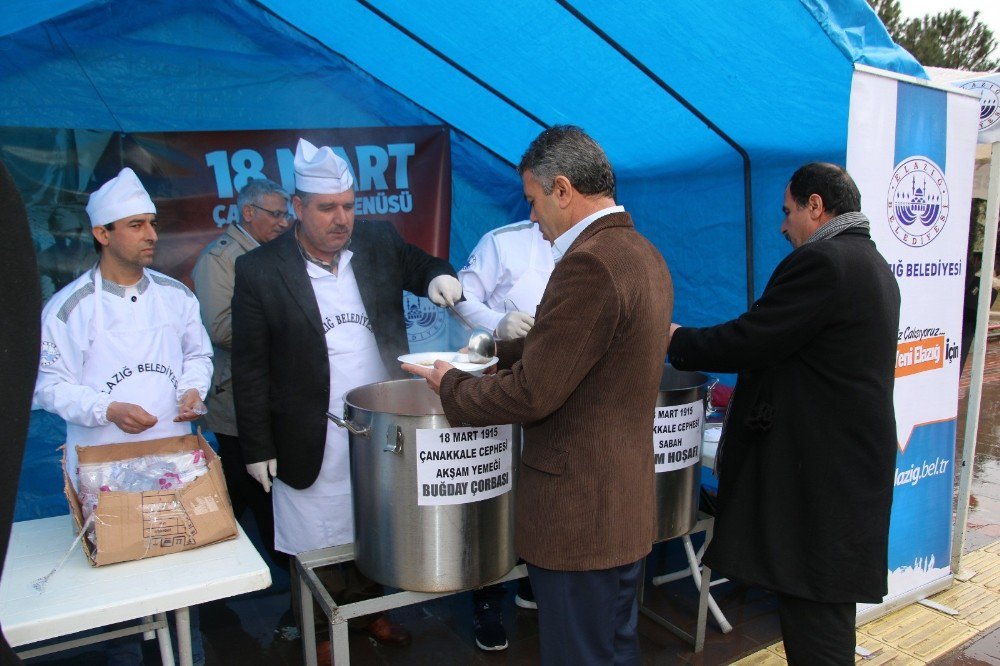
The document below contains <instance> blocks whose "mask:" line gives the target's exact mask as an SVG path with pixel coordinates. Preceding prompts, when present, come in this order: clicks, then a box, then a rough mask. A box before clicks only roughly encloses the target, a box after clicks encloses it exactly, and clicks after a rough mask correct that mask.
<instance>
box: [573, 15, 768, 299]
mask: <svg viewBox="0 0 1000 666" xmlns="http://www.w3.org/2000/svg"><path fill="white" fill-rule="evenodd" d="M556 2H557V3H559V5H560V6H561V7H562V8H563V9H565V10H566V11H568V12H569V13H570V14H572V15H573V16H574V17H575V18H576V19H577V20H578V21H580V23H583V24H584V25H585V26H587V27H588V28H589V29H590V31H591V32H593V33H594V34H595V35H597V36H598V37H600V38H601V39H603V40H604V42H605V43H606V44H607V45H608V46H610V47H611V48H613V49H614V50H615V51H618V53H619V55H621V56H622V57H623V58H625V59H626V60H628V61H629V62H630V63H632V65H633V66H635V68H636V69H638V70H639V71H640V72H642V73H643V74H645V75H646V77H647V78H648V79H649V80H650V81H652V82H653V83H655V84H656V85H657V86H659V87H660V88H661V89H662V90H663V91H664V92H666V93H667V94H668V95H670V96H671V97H673V98H674V99H675V100H677V102H679V103H680V105H681V106H683V107H684V108H685V109H687V110H688V111H689V112H690V113H691V114H692V115H693V116H694V117H695V118H697V119H698V120H700V121H701V122H702V123H703V124H704V125H705V127H707V128H708V129H710V130H712V131H713V132H714V133H715V134H716V135H717V136H718V137H719V138H720V139H722V140H723V141H725V142H726V143H728V144H729V145H730V146H731V147H732V148H733V150H735V151H736V152H737V153H739V155H740V157H741V158H742V159H743V216H744V221H743V224H744V228H745V230H744V235H745V239H746V241H745V243H746V261H747V265H746V274H747V308H748V309H749V308H750V307H751V306H752V305H753V302H754V259H753V206H752V205H751V204H752V201H751V194H750V155H748V154H747V151H746V150H744V149H743V146H741V145H740V144H738V143H736V141H734V140H733V139H732V138H730V136H729V135H728V134H726V133H725V132H723V131H722V128H720V127H719V126H718V125H716V124H715V123H713V122H712V121H711V120H709V118H708V116H706V115H705V114H704V113H702V112H701V111H699V110H698V109H697V108H696V107H695V106H694V105H693V104H691V102H689V101H687V100H686V99H684V97H683V96H681V94H680V93H679V92H677V91H676V90H674V89H673V88H672V87H670V85H669V84H667V82H666V81H664V80H663V79H661V78H660V77H659V76H657V75H656V74H655V73H654V72H653V70H651V69H650V68H649V67H646V65H645V64H643V63H642V62H641V61H640V60H639V59H638V58H636V57H635V56H634V55H632V54H631V53H630V52H629V51H627V50H626V49H625V47H623V46H622V45H621V44H619V43H618V42H616V41H615V40H614V39H612V38H611V36H610V35H609V34H607V33H606V32H604V31H603V30H601V29H600V28H599V27H598V26H597V24H596V23H594V22H593V21H591V20H590V19H589V18H587V17H586V16H584V15H583V13H582V12H580V10H578V9H577V8H576V7H574V6H573V5H572V4H570V3H569V2H568V0H556Z"/></svg>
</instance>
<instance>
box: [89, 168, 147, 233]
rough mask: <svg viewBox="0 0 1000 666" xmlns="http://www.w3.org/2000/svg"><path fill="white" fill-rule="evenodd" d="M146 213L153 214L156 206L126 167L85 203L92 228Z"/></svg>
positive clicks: (137, 178) (130, 170) (132, 172)
mask: <svg viewBox="0 0 1000 666" xmlns="http://www.w3.org/2000/svg"><path fill="white" fill-rule="evenodd" d="M146 213H153V214H155V213H156V206H154V205H153V200H152V199H150V198H149V195H148V194H147V193H146V188H144V187H143V186H142V183H140V182H139V177H138V176H136V175H135V172H134V171H132V169H130V168H128V167H125V168H124V169H122V170H121V171H120V172H119V173H118V175H117V176H115V177H114V178H112V179H111V180H109V181H108V182H106V183H104V184H103V185H101V187H100V189H98V190H97V191H96V192H94V193H93V194H91V195H90V200H89V201H88V202H87V215H89V216H90V226H92V227H103V226H104V225H105V224H111V223H112V222H114V221H115V220H120V219H122V218H123V217H130V216H132V215H144V214H146Z"/></svg>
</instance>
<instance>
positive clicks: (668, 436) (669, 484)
mask: <svg viewBox="0 0 1000 666" xmlns="http://www.w3.org/2000/svg"><path fill="white" fill-rule="evenodd" d="M712 384H713V381H712V380H711V379H710V378H709V377H708V375H705V374H702V373H700V372H685V371H683V370H677V369H676V368H674V367H673V366H670V365H665V366H664V368H663V375H662V376H661V378H660V391H659V393H658V394H657V398H656V408H657V418H656V419H655V420H654V432H653V455H654V461H655V466H656V468H657V469H658V470H660V471H658V472H657V474H656V511H657V515H656V532H657V534H656V540H657V541H664V540H666V539H672V538H674V537H678V536H681V535H682V534H687V533H688V532H690V531H691V530H692V529H693V528H694V524H695V523H696V522H697V521H698V499H699V491H700V489H701V443H702V437H703V435H704V429H705V413H706V411H707V406H708V402H707V400H708V395H709V393H710V387H711V385H712Z"/></svg>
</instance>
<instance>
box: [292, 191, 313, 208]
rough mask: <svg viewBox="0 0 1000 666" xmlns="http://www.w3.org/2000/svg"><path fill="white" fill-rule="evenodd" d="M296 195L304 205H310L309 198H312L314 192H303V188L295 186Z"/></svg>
mask: <svg viewBox="0 0 1000 666" xmlns="http://www.w3.org/2000/svg"><path fill="white" fill-rule="evenodd" d="M295 196H297V197H298V198H299V201H301V202H302V205H303V206H308V205H309V200H310V199H312V196H313V193H312V192H303V191H302V190H300V189H298V188H295Z"/></svg>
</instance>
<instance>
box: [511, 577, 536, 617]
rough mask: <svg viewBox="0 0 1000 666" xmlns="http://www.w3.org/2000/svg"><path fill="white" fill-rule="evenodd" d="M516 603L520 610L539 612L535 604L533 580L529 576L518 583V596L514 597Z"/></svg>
mask: <svg viewBox="0 0 1000 666" xmlns="http://www.w3.org/2000/svg"><path fill="white" fill-rule="evenodd" d="M514 603H515V604H516V605H517V607H518V608H527V609H528V610H538V604H536V603H535V593H534V592H532V591H531V580H530V579H529V578H528V577H527V576H525V577H524V578H521V579H520V580H518V581H517V595H516V596H515V597H514Z"/></svg>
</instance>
